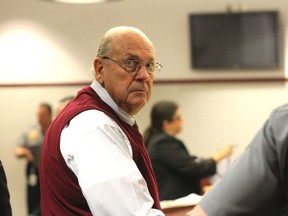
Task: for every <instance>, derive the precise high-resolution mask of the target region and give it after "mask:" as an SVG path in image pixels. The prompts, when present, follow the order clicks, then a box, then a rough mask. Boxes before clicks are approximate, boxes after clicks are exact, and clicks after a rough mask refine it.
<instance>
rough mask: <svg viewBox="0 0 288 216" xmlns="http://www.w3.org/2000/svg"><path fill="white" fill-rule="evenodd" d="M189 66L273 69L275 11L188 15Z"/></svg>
mask: <svg viewBox="0 0 288 216" xmlns="http://www.w3.org/2000/svg"><path fill="white" fill-rule="evenodd" d="M189 18H190V36H191V54H192V67H193V68H196V69H232V68H239V69H253V68H254V69H261V68H263V69H268V68H271V69H276V68H278V67H279V47H278V12H276V11H269V12H249V13H223V14H192V15H190V17H189Z"/></svg>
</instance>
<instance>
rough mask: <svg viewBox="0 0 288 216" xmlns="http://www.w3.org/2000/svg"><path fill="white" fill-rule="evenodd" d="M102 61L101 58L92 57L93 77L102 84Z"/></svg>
mask: <svg viewBox="0 0 288 216" xmlns="http://www.w3.org/2000/svg"><path fill="white" fill-rule="evenodd" d="M103 68H104V67H103V63H102V60H101V59H100V58H98V57H96V58H95V59H94V71H95V79H96V80H97V81H98V82H99V83H100V84H103V82H104V74H103Z"/></svg>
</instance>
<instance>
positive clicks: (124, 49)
mask: <svg viewBox="0 0 288 216" xmlns="http://www.w3.org/2000/svg"><path fill="white" fill-rule="evenodd" d="M112 44H113V53H114V54H115V55H127V56H139V58H140V57H143V58H149V59H155V51H154V47H153V44H152V43H151V41H149V40H148V39H147V38H145V37H143V36H142V35H141V34H139V33H135V32H127V33H123V34H121V35H118V36H117V37H115V38H114V39H113V41H112Z"/></svg>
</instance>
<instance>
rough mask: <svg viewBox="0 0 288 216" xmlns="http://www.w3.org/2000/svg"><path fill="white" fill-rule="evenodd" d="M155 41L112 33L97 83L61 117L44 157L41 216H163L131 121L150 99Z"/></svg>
mask: <svg viewBox="0 0 288 216" xmlns="http://www.w3.org/2000/svg"><path fill="white" fill-rule="evenodd" d="M160 68H161V65H160V64H159V63H157V62H156V61H155V52H154V47H153V44H152V42H151V41H150V40H149V39H148V37H147V36H146V35H145V34H144V33H143V32H142V31H140V30H139V29H136V28H133V27H124V26H122V27H115V28H112V29H110V30H109V31H108V32H107V33H106V34H105V35H104V38H103V40H102V42H101V44H100V47H99V51H98V54H97V57H96V59H95V60H94V70H95V80H94V82H93V83H92V84H91V85H90V86H88V87H86V88H84V89H82V90H81V91H80V92H78V94H77V96H76V97H75V99H73V100H72V101H71V102H70V103H69V104H68V105H67V106H66V107H65V108H64V110H63V111H62V112H61V113H60V114H59V115H58V116H57V118H56V119H55V121H54V123H53V124H52V126H51V127H50V129H49V130H48V132H47V135H46V137H45V141H44V146H43V151H42V156H41V165H40V173H41V192H42V199H41V202H42V212H43V215H65V216H69V215H82V216H85V215H125V216H129V215H131V216H132V215H151V216H152V215H163V213H162V212H161V211H160V210H159V209H160V204H159V197H158V190H157V184H156V182H155V178H154V173H153V170H152V167H151V163H150V159H149V157H148V154H147V151H146V149H145V146H144V143H143V139H142V136H141V134H140V133H139V131H138V130H137V129H136V128H135V127H134V125H136V122H135V119H134V117H133V116H134V115H135V114H137V113H138V112H139V111H140V109H141V108H142V107H143V106H144V105H145V104H146V103H147V102H148V100H149V98H150V96H151V88H152V84H153V78H154V72H156V71H158V70H160Z"/></svg>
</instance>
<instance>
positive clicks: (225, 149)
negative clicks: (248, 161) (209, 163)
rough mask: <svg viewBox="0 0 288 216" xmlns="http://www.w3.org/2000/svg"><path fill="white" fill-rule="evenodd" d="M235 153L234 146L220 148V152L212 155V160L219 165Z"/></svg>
mask: <svg viewBox="0 0 288 216" xmlns="http://www.w3.org/2000/svg"><path fill="white" fill-rule="evenodd" d="M232 153H233V145H231V144H228V145H225V146H223V147H222V148H220V149H219V150H218V151H216V152H215V153H213V154H212V159H213V160H214V161H215V162H216V163H217V162H219V161H220V160H222V159H223V158H226V157H228V156H230V155H232Z"/></svg>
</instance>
